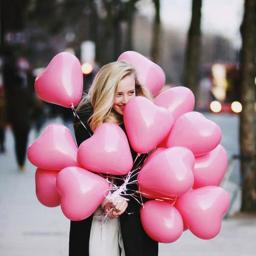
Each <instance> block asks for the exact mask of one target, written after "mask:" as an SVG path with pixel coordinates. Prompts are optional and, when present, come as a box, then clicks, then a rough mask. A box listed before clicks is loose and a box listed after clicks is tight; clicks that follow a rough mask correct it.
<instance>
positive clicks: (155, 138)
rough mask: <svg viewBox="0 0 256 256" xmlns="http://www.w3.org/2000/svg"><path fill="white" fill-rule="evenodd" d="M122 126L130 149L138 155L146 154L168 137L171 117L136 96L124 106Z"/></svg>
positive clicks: (167, 112) (160, 108)
mask: <svg viewBox="0 0 256 256" xmlns="http://www.w3.org/2000/svg"><path fill="white" fill-rule="evenodd" d="M124 124H125V128H126V131H127V135H128V138H129V141H130V143H131V146H132V148H133V149H134V150H135V151H136V152H138V153H147V152H149V151H151V150H152V149H154V148H156V146H157V145H158V144H159V143H160V142H161V141H162V140H163V138H164V137H166V136H167V135H168V133H169V132H170V130H171V127H172V125H173V117H172V114H171V113H170V112H169V111H168V110H166V109H164V108H162V107H159V106H156V105H155V104H154V103H152V102H151V101H150V100H148V99H146V98H145V97H142V96H138V97H135V98H133V99H131V100H130V101H129V102H128V104H127V105H126V106H125V109H124Z"/></svg>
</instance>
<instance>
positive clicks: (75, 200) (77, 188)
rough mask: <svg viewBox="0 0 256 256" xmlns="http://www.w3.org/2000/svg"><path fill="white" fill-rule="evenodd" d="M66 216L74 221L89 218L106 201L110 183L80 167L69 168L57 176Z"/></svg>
mask: <svg viewBox="0 0 256 256" xmlns="http://www.w3.org/2000/svg"><path fill="white" fill-rule="evenodd" d="M56 184H57V189H58V192H59V194H60V195H61V209H62V211H63V213H64V215H65V216H66V217H67V218H68V219H70V220H74V221H79V220H83V219H86V218H88V217H89V216H90V215H92V214H93V213H94V212H95V211H96V209H97V208H98V207H99V206H100V204H101V203H102V202H103V200H104V199H105V197H106V195H107V193H108V191H109V188H110V187H109V184H108V182H107V181H106V180H105V179H104V178H102V177H100V176H99V175H97V174H94V173H91V172H89V171H86V170H84V169H82V168H79V167H67V168H64V169H63V170H62V171H61V172H59V174H58V176H57V183H56Z"/></svg>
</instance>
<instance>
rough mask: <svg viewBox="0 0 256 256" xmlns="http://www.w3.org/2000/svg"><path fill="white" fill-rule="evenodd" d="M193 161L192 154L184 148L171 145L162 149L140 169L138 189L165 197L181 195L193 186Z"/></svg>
mask: <svg viewBox="0 0 256 256" xmlns="http://www.w3.org/2000/svg"><path fill="white" fill-rule="evenodd" d="M194 162H195V158H194V155H193V154H192V152H191V151H190V150H188V149H186V148H182V147H173V148H168V149H165V150H163V151H162V152H160V153H158V154H157V155H156V156H155V157H153V158H152V159H150V161H148V162H147V164H146V165H145V166H144V167H143V168H142V169H141V170H140V172H139V175H138V184H139V188H140V191H141V192H142V193H143V192H144V191H146V193H147V194H148V193H149V192H150V194H151V195H153V196H154V195H160V196H161V197H166V198H173V197H177V196H180V195H182V194H183V193H185V192H186V191H188V190H189V189H191V188H192V186H193V183H194V176H193V171H192V170H193V167H194ZM156 198H157V197H156Z"/></svg>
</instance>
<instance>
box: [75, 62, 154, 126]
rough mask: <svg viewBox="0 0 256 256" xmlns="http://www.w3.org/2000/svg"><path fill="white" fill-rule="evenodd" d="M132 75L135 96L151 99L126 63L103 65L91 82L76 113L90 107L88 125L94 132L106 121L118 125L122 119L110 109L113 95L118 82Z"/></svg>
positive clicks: (133, 70)
mask: <svg viewBox="0 0 256 256" xmlns="http://www.w3.org/2000/svg"><path fill="white" fill-rule="evenodd" d="M131 74H134V77H135V91H136V96H144V97H147V98H148V99H151V95H150V93H149V91H148V90H147V89H145V88H144V87H143V86H142V85H141V84H140V83H139V82H138V80H137V75H136V71H135V69H134V68H133V67H132V66H131V65H130V64H128V63H126V62H111V63H109V64H106V65H104V66H103V67H102V68H101V69H100V71H99V72H98V73H97V75H96V77H95V78H94V80H93V83H92V86H91V88H90V90H89V93H88V95H85V96H84V97H83V99H82V100H81V102H80V103H79V105H78V107H77V111H78V112H82V111H83V110H85V109H86V106H88V104H91V105H92V108H93V114H92V116H91V117H90V118H89V121H88V123H89V125H90V128H91V129H92V131H94V130H95V129H96V128H97V127H98V126H99V125H100V124H102V123H104V122H107V121H114V122H116V123H120V122H121V120H122V117H121V116H120V114H118V113H116V112H115V111H114V109H112V106H113V102H114V98H115V93H116V91H117V86H118V84H119V82H120V81H121V80H122V79H123V78H124V77H126V76H128V75H131Z"/></svg>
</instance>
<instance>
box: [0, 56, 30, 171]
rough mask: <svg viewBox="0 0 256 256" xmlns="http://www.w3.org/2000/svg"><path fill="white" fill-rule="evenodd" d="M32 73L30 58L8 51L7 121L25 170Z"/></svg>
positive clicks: (20, 164) (5, 64) (5, 80)
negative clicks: (16, 56) (17, 55)
mask: <svg viewBox="0 0 256 256" xmlns="http://www.w3.org/2000/svg"><path fill="white" fill-rule="evenodd" d="M31 79H32V77H31V75H30V72H29V63H28V60H27V59H26V58H25V57H23V56H20V57H18V58H15V56H14V54H13V52H11V51H9V52H6V54H5V58H4V63H3V82H4V87H5V96H6V113H7V121H8V122H9V124H10V125H11V128H12V132H13V135H14V142H15V155H16V160H17V163H18V166H19V169H20V170H21V171H22V170H24V166H25V160H26V149H27V143H28V135H29V131H30V127H31V113H32V111H33V102H34V101H33V94H32V93H31V89H30V88H31V84H30V83H31Z"/></svg>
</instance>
